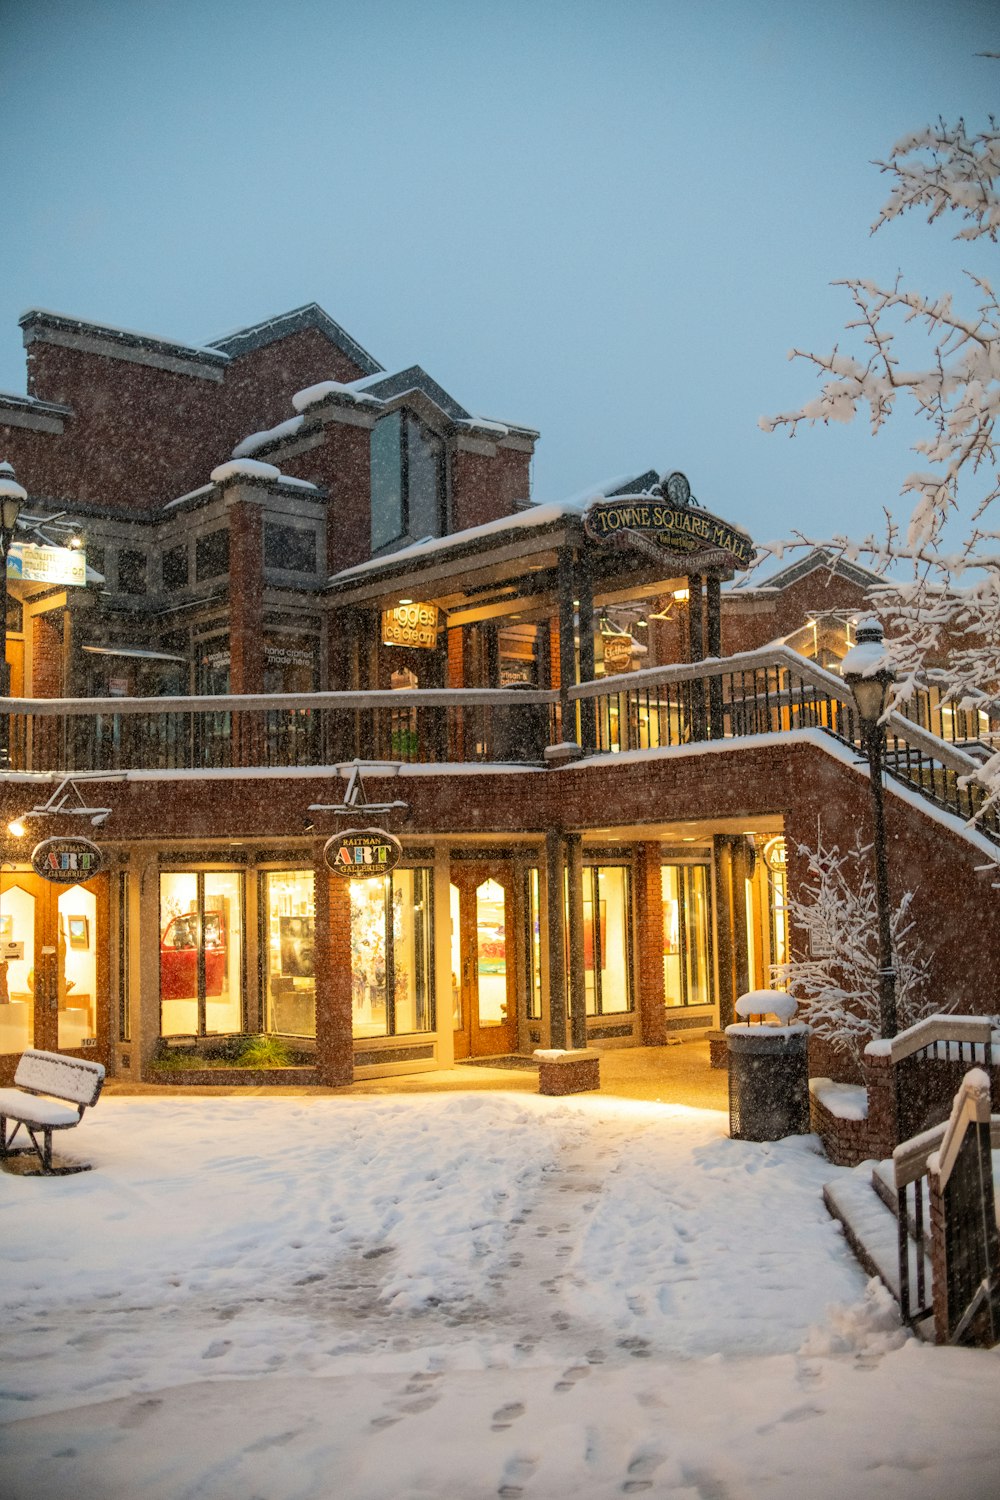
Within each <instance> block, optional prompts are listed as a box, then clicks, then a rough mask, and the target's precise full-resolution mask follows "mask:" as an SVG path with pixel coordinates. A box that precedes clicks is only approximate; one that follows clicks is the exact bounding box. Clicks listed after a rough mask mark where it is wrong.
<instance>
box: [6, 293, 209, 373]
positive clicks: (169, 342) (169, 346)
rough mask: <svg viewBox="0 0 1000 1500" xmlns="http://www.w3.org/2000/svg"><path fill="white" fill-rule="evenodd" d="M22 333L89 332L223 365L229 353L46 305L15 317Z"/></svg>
mask: <svg viewBox="0 0 1000 1500" xmlns="http://www.w3.org/2000/svg"><path fill="white" fill-rule="evenodd" d="M18 322H19V324H20V326H21V327H22V328H23V329H24V331H25V333H31V332H32V331H35V330H39V329H46V328H49V329H55V330H58V331H59V332H61V333H75V334H93V335H96V336H97V337H98V338H103V339H109V340H110V341H111V342H112V343H118V344H130V345H132V346H133V347H135V348H139V349H148V350H149V351H150V352H151V353H154V354H165V355H170V356H173V357H174V358H180V359H189V360H196V361H198V362H200V363H202V364H206V363H207V364H214V365H218V366H220V367H221V366H223V365H226V364H228V362H229V355H228V354H225V353H223V352H222V351H221V350H219V349H213V348H210V347H208V346H205V345H198V344H181V343H177V342H175V341H174V340H173V339H164V338H161V337H160V336H159V334H155V333H142V332H140V331H138V330H137V329H134V328H119V327H117V326H116V325H115V324H113V323H95V322H93V321H91V320H90V319H89V318H75V317H71V316H70V315H69V314H67V313H58V312H51V311H49V309H48V308H44V307H32V308H29V309H28V311H27V312H25V313H22V314H21V316H20V318H19V319H18Z"/></svg>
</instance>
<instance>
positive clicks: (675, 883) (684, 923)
mask: <svg viewBox="0 0 1000 1500" xmlns="http://www.w3.org/2000/svg"><path fill="white" fill-rule="evenodd" d="M709 874H710V866H709V865H707V864H664V865H661V867H660V881H661V889H662V897H663V989H664V996H665V1000H666V1004H667V1006H668V1007H673V1006H687V1005H712V1004H713V1003H714V1000H715V986H714V983H713V974H712V939H711V905H710V901H709Z"/></svg>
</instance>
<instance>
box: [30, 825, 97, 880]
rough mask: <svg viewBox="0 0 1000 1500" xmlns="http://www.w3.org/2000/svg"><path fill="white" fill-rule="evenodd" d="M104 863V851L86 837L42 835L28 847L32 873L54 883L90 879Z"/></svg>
mask: <svg viewBox="0 0 1000 1500" xmlns="http://www.w3.org/2000/svg"><path fill="white" fill-rule="evenodd" d="M104 866H105V858H104V851H103V850H102V849H98V847H97V845H96V844H92V843H91V842H90V840H89V839H81V838H76V837H69V838H64V839H43V840H42V842H41V843H40V844H36V845H35V847H34V849H32V851H31V868H32V869H33V870H34V872H35V874H36V875H41V877H42V879H43V880H52V881H54V882H55V883H56V884H57V885H76V884H77V883H78V882H79V881H81V880H91V879H92V878H93V877H94V876H95V875H100V873H101V871H102V870H103V869H104Z"/></svg>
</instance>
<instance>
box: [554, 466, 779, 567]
mask: <svg viewBox="0 0 1000 1500" xmlns="http://www.w3.org/2000/svg"><path fill="white" fill-rule="evenodd" d="M657 491H660V493H657ZM583 525H584V530H585V531H586V532H587V535H588V536H591V537H593V538H594V540H595V541H597V542H611V543H615V542H617V543H618V544H624V543H628V542H631V543H633V544H635V543H639V544H640V545H641V546H642V547H643V549H644V550H653V549H655V550H656V551H657V552H667V553H673V554H674V556H676V557H677V558H678V559H682V560H683V561H684V563H685V566H687V567H688V568H694V567H695V565H696V564H700V565H701V566H703V567H713V566H715V567H731V568H748V567H749V566H750V564H751V563H752V562H753V560H754V556H755V555H756V554H755V552H754V545H753V542H752V541H751V539H750V537H749V536H747V534H746V532H745V531H740V529H739V528H738V527H736V526H731V525H730V523H729V522H728V521H723V520H722V519H721V518H720V517H719V516H713V515H712V514H711V513H710V512H709V511H707V510H702V509H701V507H700V506H698V505H697V504H693V503H692V502H691V491H690V488H689V486H688V482H687V480H686V479H685V478H684V475H683V474H671V475H670V476H669V478H668V479H664V480H663V481H662V483H661V484H660V485H658V486H657V487H656V489H654V490H653V491H652V492H651V493H649V494H648V495H647V494H643V495H622V496H618V497H617V498H614V499H610V500H595V501H593V503H592V504H591V505H590V506H589V507H588V508H587V510H586V512H585V513H584V518H583Z"/></svg>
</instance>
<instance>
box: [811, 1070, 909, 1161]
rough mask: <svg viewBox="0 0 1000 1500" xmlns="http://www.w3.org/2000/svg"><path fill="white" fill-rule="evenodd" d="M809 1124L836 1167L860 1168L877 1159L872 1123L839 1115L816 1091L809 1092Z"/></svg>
mask: <svg viewBox="0 0 1000 1500" xmlns="http://www.w3.org/2000/svg"><path fill="white" fill-rule="evenodd" d="M809 1122H810V1124H811V1126H812V1129H813V1130H814V1131H815V1133H816V1135H818V1136H819V1138H820V1140H821V1141H822V1143H823V1150H824V1151H825V1152H826V1154H827V1156H828V1157H829V1159H830V1161H832V1162H833V1165H834V1166H835V1167H856V1166H857V1165H858V1163H859V1162H863V1161H868V1160H869V1158H871V1157H872V1156H873V1155H874V1153H873V1151H872V1149H871V1128H870V1124H869V1121H868V1120H845V1119H843V1118H842V1117H841V1116H840V1115H835V1114H834V1113H833V1111H832V1110H829V1109H827V1107H826V1105H825V1104H824V1103H823V1101H822V1099H820V1098H819V1097H818V1095H817V1094H816V1092H815V1091H814V1090H813V1089H812V1088H810V1090H809ZM890 1154H891V1153H890Z"/></svg>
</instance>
